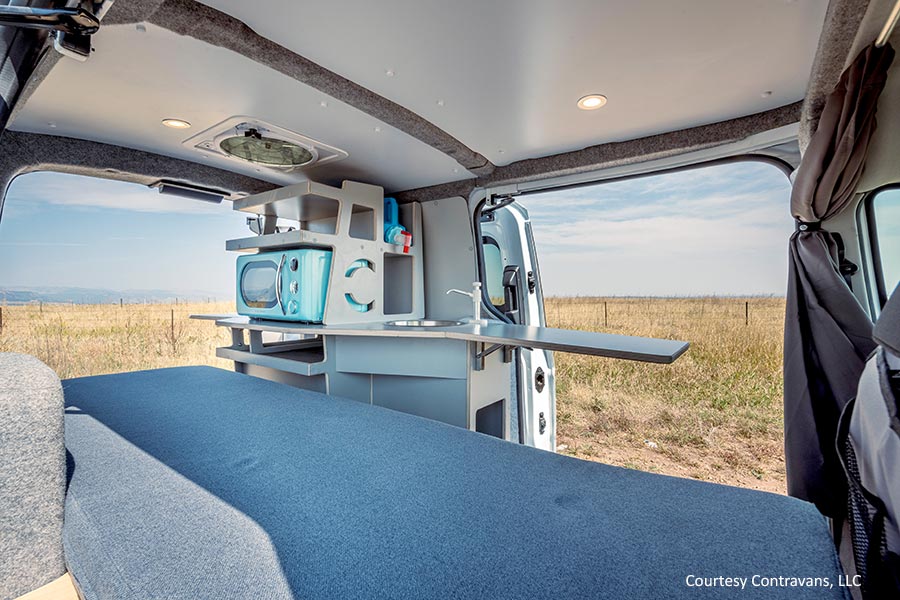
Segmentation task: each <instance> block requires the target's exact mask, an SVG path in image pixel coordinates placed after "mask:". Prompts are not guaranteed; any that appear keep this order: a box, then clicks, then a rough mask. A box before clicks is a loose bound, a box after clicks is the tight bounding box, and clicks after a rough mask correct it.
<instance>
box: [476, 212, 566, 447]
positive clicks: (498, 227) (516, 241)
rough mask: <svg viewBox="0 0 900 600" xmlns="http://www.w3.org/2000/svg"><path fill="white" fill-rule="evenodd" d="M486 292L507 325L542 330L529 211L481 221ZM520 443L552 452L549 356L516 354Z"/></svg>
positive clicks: (553, 417)
mask: <svg viewBox="0 0 900 600" xmlns="http://www.w3.org/2000/svg"><path fill="white" fill-rule="evenodd" d="M481 234H482V241H483V244H482V249H483V255H484V263H485V265H484V266H485V276H484V278H485V279H486V280H487V281H484V282H483V283H484V285H485V289H486V291H487V295H488V297H489V298H490V299H491V303H492V304H493V306H494V307H495V308H497V309H498V310H499V311H500V312H501V313H504V314H505V316H506V318H507V319H509V320H510V321H512V322H514V323H517V324H520V325H528V326H532V327H543V326H545V321H544V301H543V293H542V291H541V284H540V270H539V268H538V262H537V255H536V253H535V249H534V243H533V239H532V235H531V223H530V222H529V220H528V212H527V211H526V210H525V209H524V208H522V207H521V206H519V205H517V204H516V203H514V202H513V203H512V204H509V205H507V206H504V207H502V208H497V209H496V210H493V211H491V212H489V213H487V214H485V215H484V216H483V217H482V220H481ZM517 356H518V359H517V363H518V369H517V376H518V388H519V390H518V391H519V394H518V395H519V402H520V404H519V429H520V432H519V439H520V441H521V442H522V443H524V444H526V445H528V446H534V447H536V448H541V449H544V450H550V451H554V450H555V449H556V386H555V382H554V372H553V353H552V352H547V351H543V350H528V349H525V348H522V349H521V350H519V351H518V352H517Z"/></svg>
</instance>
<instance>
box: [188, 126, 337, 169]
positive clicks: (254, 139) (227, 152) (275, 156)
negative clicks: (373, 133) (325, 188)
mask: <svg viewBox="0 0 900 600" xmlns="http://www.w3.org/2000/svg"><path fill="white" fill-rule="evenodd" d="M184 145H185V146H188V147H192V148H195V149H197V150H199V151H200V152H204V153H207V154H213V155H216V156H221V157H225V158H229V159H233V160H240V161H242V162H249V163H253V164H254V165H257V166H259V167H266V168H269V169H272V170H274V171H277V172H280V173H289V172H292V171H295V170H301V169H303V168H305V167H311V166H313V165H320V164H324V163H326V162H333V161H337V160H341V159H344V158H347V153H346V152H344V151H343V150H340V149H338V148H335V147H333V146H329V145H327V144H323V143H321V142H318V141H316V140H313V139H311V138H308V137H306V136H303V135H300V134H299V133H295V132H293V131H290V130H287V129H284V128H282V127H276V126H275V125H270V124H268V123H265V122H263V121H260V120H258V119H252V118H250V117H231V118H230V119H227V120H225V121H223V122H222V123H219V124H218V125H215V126H214V127H211V128H209V129H207V130H206V131H204V132H202V133H199V134H197V135H196V136H194V137H192V138H190V139H189V140H187V141H185V142H184Z"/></svg>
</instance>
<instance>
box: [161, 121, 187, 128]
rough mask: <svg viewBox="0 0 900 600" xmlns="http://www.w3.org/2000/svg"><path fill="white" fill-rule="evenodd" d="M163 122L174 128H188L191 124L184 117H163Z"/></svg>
mask: <svg viewBox="0 0 900 600" xmlns="http://www.w3.org/2000/svg"><path fill="white" fill-rule="evenodd" d="M162 124H163V125H165V126H166V127H171V128H172V129H187V128H189V127H190V126H191V124H190V123H188V122H187V121H185V120H184V119H163V120H162Z"/></svg>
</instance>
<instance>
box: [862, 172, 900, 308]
mask: <svg viewBox="0 0 900 600" xmlns="http://www.w3.org/2000/svg"><path fill="white" fill-rule="evenodd" d="M869 206H870V211H869V219H870V230H869V231H870V237H871V239H872V253H873V256H874V262H875V265H874V267H875V273H876V278H877V281H878V288H879V289H878V292H879V294H880V295H881V301H882V303H884V302H886V301H887V297H888V296H889V295H890V293H891V292H892V291H894V288H896V287H897V284H898V283H900V187H891V188H884V189H882V190H880V191H878V192H876V193H875V195H874V196H873V197H872V200H871V204H870V205H869Z"/></svg>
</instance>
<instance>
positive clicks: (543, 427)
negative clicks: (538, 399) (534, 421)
mask: <svg viewBox="0 0 900 600" xmlns="http://www.w3.org/2000/svg"><path fill="white" fill-rule="evenodd" d="M545 431H547V419H545V418H544V413H541V414H539V415H538V433H539V434H540V435H544V432H545Z"/></svg>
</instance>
